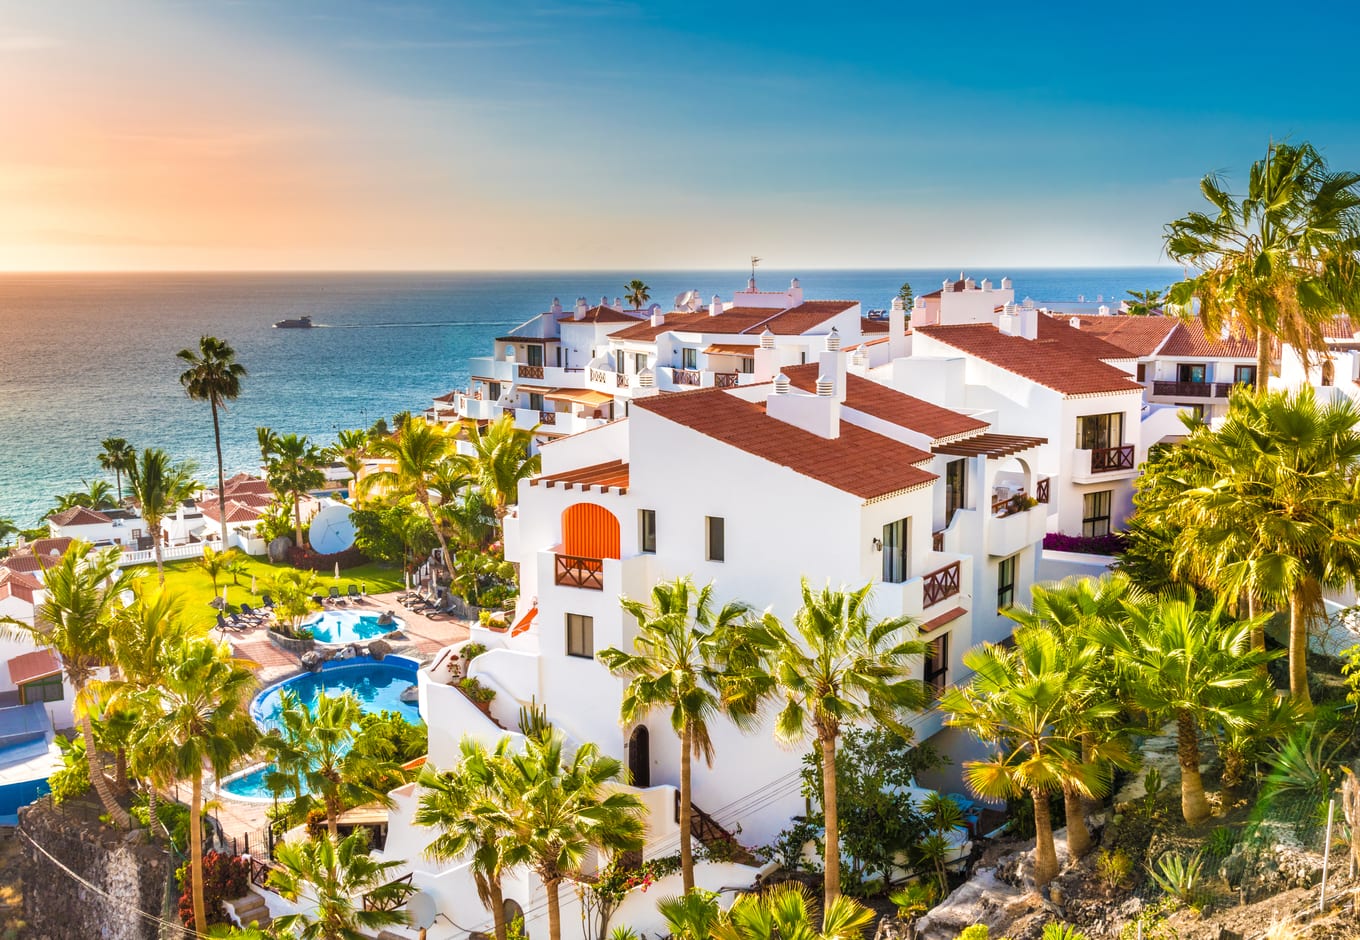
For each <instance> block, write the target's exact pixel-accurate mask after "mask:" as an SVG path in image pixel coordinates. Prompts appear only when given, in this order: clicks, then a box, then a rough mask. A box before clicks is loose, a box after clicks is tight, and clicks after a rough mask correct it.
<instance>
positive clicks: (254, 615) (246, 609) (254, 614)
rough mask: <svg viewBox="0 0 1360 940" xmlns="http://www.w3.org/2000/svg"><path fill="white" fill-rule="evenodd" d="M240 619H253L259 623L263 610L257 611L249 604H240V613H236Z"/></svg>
mask: <svg viewBox="0 0 1360 940" xmlns="http://www.w3.org/2000/svg"><path fill="white" fill-rule="evenodd" d="M238 616H239V617H240V618H241V619H242V620H253V621H255V622H256V623H259V622H260V621H261V620H262V619H263V618H264V612H263V611H258V610H256V609H255V608H254V607H251V606H250V605H249V604H245V603H243V604H241V613H240V614H239V615H238Z"/></svg>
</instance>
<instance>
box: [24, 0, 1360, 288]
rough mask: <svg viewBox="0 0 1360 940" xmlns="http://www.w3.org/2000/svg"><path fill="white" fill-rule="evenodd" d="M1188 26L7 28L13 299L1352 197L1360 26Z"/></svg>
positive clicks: (550, 6) (1024, 235) (489, 21)
mask: <svg viewBox="0 0 1360 940" xmlns="http://www.w3.org/2000/svg"><path fill="white" fill-rule="evenodd" d="M1197 6H1200V5H1197V4H1186V3H1174V4H1173V3H1160V2H1150V3H1142V4H1105V5H1099V4H1088V3H1082V4H1070V5H1064V4H1059V3H1047V4H1017V3H1004V4H1002V3H997V4H989V3H981V4H958V3H954V4H931V5H924V4H915V3H903V2H900V0H898V2H893V3H887V4H879V3H853V2H852V3H843V4H828V3H819V4H805V3H800V2H794V0H790V2H783V3H759V4H749V3H739V2H717V3H715V2H708V0H690V2H684V3H663V2H655V3H651V2H647V3H643V2H638V3H634V2H625V0H468V2H464V0H448V2H440V3H421V2H400V0H393V2H352V0H328V2H311V0H287V2H277V0H259V2H253V0H236V2H225V0H213V2H207V0H203V2H199V0H158V2H136V0H98V2H96V0H89V2H74V0H53V2H50V3H31V2H27V0H0V120H3V131H0V269H4V270H288V269H297V270H503V269H557V268H566V269H570V268H586V269H609V270H619V269H639V268H684V269H696V268H738V267H740V266H741V265H742V264H743V263H744V262H745V260H746V258H747V257H748V256H750V255H753V254H758V255H760V256H762V257H763V258H765V259H767V263H770V264H775V265H778V266H779V267H783V268H795V267H797V268H802V269H811V268H818V267H821V268H835V267H865V268H868V267H931V266H951V267H958V266H979V265H994V264H1006V265H1011V266H1026V265H1029V266H1082V265H1094V266H1115V265H1146V264H1156V263H1159V262H1160V261H1162V260H1163V259H1162V255H1161V231H1162V226H1163V225H1164V224H1165V223H1166V222H1167V221H1169V220H1170V219H1172V218H1175V217H1177V216H1179V215H1181V214H1183V213H1184V212H1186V211H1189V210H1190V209H1192V208H1197V207H1198V203H1199V202H1200V197H1199V195H1198V189H1197V186H1198V180H1199V179H1200V177H1202V176H1203V175H1204V174H1205V173H1208V172H1221V173H1224V174H1226V175H1228V176H1229V178H1230V179H1232V178H1236V179H1241V178H1242V177H1243V176H1244V175H1245V172H1246V169H1247V167H1248V166H1249V165H1250V163H1251V161H1252V160H1253V159H1256V158H1258V157H1259V156H1260V155H1261V154H1262V153H1264V150H1265V147H1266V145H1267V143H1268V141H1269V140H1270V139H1271V138H1272V137H1274V138H1277V139H1278V138H1290V139H1293V140H1296V141H1298V140H1309V141H1311V142H1312V143H1314V144H1315V145H1316V146H1318V147H1319V148H1320V149H1322V150H1323V152H1324V154H1325V155H1326V156H1327V158H1328V159H1329V160H1330V161H1331V163H1332V164H1333V165H1334V166H1338V167H1346V168H1352V169H1354V168H1357V167H1360V120H1357V118H1360V98H1357V96H1356V94H1355V89H1356V88H1360V57H1357V56H1353V55H1351V54H1350V50H1349V47H1348V46H1345V45H1344V44H1339V45H1338V46H1337V47H1336V48H1331V47H1330V45H1329V44H1328V42H1327V40H1328V39H1329V37H1331V36H1337V37H1344V36H1351V35H1354V33H1355V32H1356V28H1357V27H1360V8H1357V7H1354V6H1353V5H1348V4H1341V3H1335V4H1329V3H1318V4H1310V5H1309V6H1308V7H1307V14H1306V15H1299V16H1294V15H1293V14H1292V13H1291V11H1290V10H1286V9H1282V8H1280V7H1279V6H1278V5H1273V6H1271V7H1265V6H1261V7H1259V8H1257V6H1256V5H1254V4H1253V3H1251V2H1243V3H1238V4H1235V5H1232V6H1230V7H1224V6H1222V5H1212V6H1211V5H1207V4H1205V5H1203V6H1204V7H1205V9H1204V10H1203V11H1200V10H1198V9H1194V8H1195V7H1197ZM1345 42H1349V40H1345Z"/></svg>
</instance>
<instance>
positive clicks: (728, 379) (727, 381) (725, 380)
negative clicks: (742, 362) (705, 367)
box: [713, 372, 738, 388]
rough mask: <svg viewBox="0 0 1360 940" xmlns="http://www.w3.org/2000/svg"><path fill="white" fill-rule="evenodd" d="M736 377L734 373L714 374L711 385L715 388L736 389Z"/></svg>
mask: <svg viewBox="0 0 1360 940" xmlns="http://www.w3.org/2000/svg"><path fill="white" fill-rule="evenodd" d="M737 375H738V373H736V372H714V373H713V385H714V387H716V388H736V387H737Z"/></svg>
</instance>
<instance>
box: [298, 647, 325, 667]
mask: <svg viewBox="0 0 1360 940" xmlns="http://www.w3.org/2000/svg"><path fill="white" fill-rule="evenodd" d="M299 661H300V662H301V663H302V668H303V669H306V670H307V671H308V672H320V671H321V662H322V660H321V654H320V653H318V652H317V651H316V650H308V651H307V652H305V653H303V654H302V658H301V659H300V660H299Z"/></svg>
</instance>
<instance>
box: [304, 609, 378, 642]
mask: <svg viewBox="0 0 1360 940" xmlns="http://www.w3.org/2000/svg"><path fill="white" fill-rule="evenodd" d="M378 617H379V614H377V613H376V612H375V613H365V612H362V611H358V610H328V611H325V612H324V613H321V614H318V615H317V616H316V617H315V619H312V620H309V621H307V622H306V623H304V624H303V625H302V626H303V627H305V628H306V629H308V630H310V631H312V636H313V637H315V638H316V641H317V642H318V643H359V642H362V641H363V640H371V639H373V638H374V637H379V636H382V635H383V634H385V633H391V632H392V631H393V630H399V629H401V626H402V623H401V620H400V619H399V618H396V617H394V618H392V622H391V623H378Z"/></svg>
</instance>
